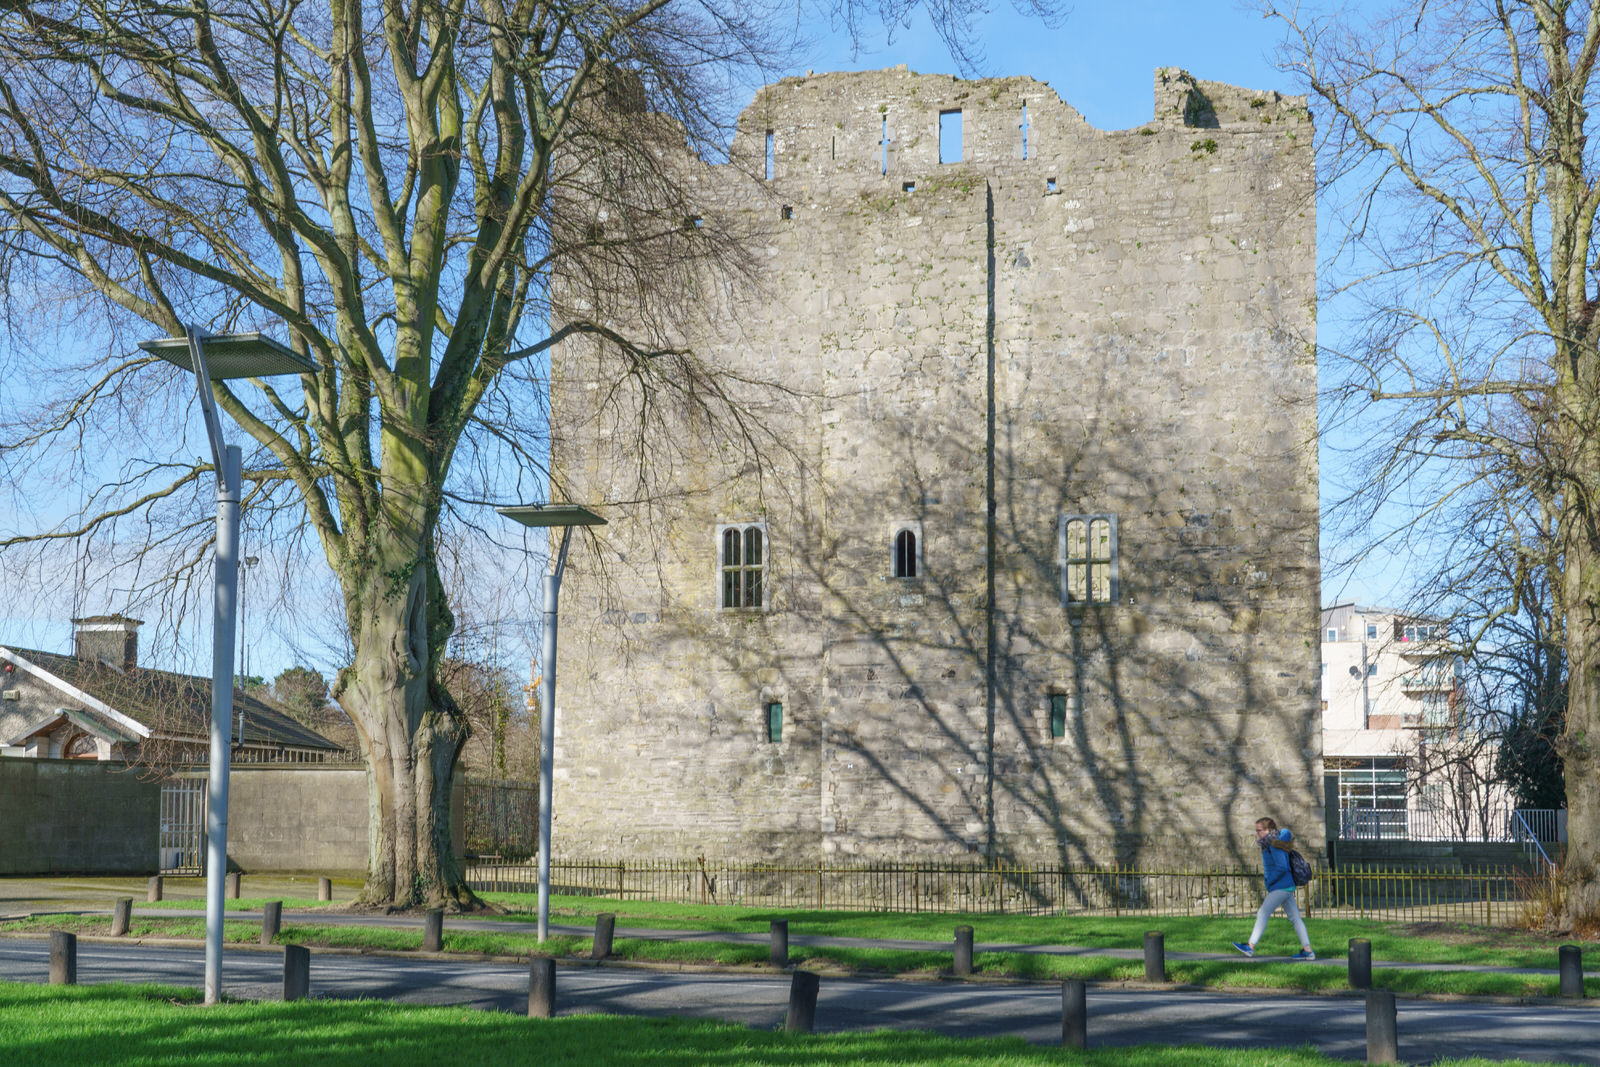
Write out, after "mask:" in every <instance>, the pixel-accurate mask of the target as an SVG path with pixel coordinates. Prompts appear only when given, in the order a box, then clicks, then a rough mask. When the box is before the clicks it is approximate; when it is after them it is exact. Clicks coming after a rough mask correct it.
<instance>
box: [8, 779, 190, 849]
mask: <svg viewBox="0 0 1600 1067" xmlns="http://www.w3.org/2000/svg"><path fill="white" fill-rule="evenodd" d="M160 827H161V785H160V783H159V782H158V781H157V780H156V779H155V778H154V777H152V776H151V775H150V774H149V773H148V772H143V773H141V770H140V769H139V768H137V767H129V766H127V765H125V764H121V763H103V762H100V761H98V760H63V759H0V874H151V873H154V871H155V866H156V839H157V836H158V835H159V833H160Z"/></svg>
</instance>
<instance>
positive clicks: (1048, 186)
mask: <svg viewBox="0 0 1600 1067" xmlns="http://www.w3.org/2000/svg"><path fill="white" fill-rule="evenodd" d="M1044 191H1045V192H1047V193H1053V192H1055V191H1056V180H1055V179H1054V178H1046V179H1045V180H1044Z"/></svg>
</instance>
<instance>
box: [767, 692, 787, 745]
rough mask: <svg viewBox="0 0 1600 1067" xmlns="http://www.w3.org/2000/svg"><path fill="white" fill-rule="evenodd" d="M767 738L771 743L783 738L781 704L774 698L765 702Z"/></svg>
mask: <svg viewBox="0 0 1600 1067" xmlns="http://www.w3.org/2000/svg"><path fill="white" fill-rule="evenodd" d="M767 740H768V741H769V742H771V743H772V744H777V743H778V742H779V741H782V740H783V704H782V703H781V702H779V701H776V700H773V701H769V702H768V703H767Z"/></svg>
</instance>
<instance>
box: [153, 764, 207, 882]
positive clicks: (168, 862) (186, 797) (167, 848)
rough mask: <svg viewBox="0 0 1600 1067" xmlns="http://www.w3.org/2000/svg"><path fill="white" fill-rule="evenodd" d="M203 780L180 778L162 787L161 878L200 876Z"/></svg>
mask: <svg viewBox="0 0 1600 1067" xmlns="http://www.w3.org/2000/svg"><path fill="white" fill-rule="evenodd" d="M205 831H206V780H205V777H204V775H203V774H192V775H191V774H180V775H178V776H176V777H173V778H168V779H167V780H166V781H164V782H162V783H161V842H160V863H159V866H160V869H161V873H162V874H199V873H200V866H201V857H202V855H203V854H204V853H205Z"/></svg>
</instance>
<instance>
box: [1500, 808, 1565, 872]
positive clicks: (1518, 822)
mask: <svg viewBox="0 0 1600 1067" xmlns="http://www.w3.org/2000/svg"><path fill="white" fill-rule="evenodd" d="M1511 818H1512V825H1513V827H1515V829H1514V830H1513V831H1512V832H1513V834H1514V836H1515V837H1516V839H1517V840H1518V841H1520V842H1522V849H1523V851H1524V852H1526V853H1527V854H1528V858H1529V859H1530V860H1531V859H1533V855H1534V853H1535V852H1538V854H1539V858H1540V859H1542V860H1544V866H1545V870H1546V871H1547V872H1549V871H1553V870H1555V867H1556V865H1555V861H1554V860H1552V859H1551V858H1550V857H1549V855H1548V854H1547V853H1546V852H1545V850H1544V846H1543V845H1542V844H1540V843H1539V835H1538V834H1536V833H1534V832H1533V827H1531V826H1529V825H1528V820H1527V819H1524V818H1523V817H1522V812H1520V811H1517V810H1513V811H1512V812H1511ZM1524 834H1525V835H1527V836H1523V835H1524Z"/></svg>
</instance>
